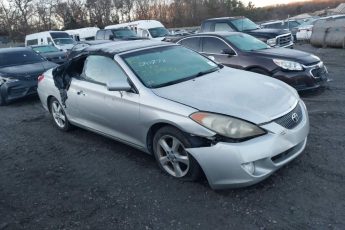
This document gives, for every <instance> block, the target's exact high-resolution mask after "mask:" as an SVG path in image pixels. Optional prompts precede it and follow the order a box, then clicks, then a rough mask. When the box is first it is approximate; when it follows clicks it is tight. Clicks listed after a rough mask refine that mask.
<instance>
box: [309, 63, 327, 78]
mask: <svg viewBox="0 0 345 230" xmlns="http://www.w3.org/2000/svg"><path fill="white" fill-rule="evenodd" d="M311 74H312V75H313V77H314V78H320V79H325V78H327V70H326V68H325V67H324V66H323V67H321V68H316V69H313V70H312V71H311Z"/></svg>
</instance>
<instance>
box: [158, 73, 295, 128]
mask: <svg viewBox="0 0 345 230" xmlns="http://www.w3.org/2000/svg"><path fill="white" fill-rule="evenodd" d="M152 91H153V92H154V93H155V94H156V95H158V96H160V97H162V98H165V99H169V100H172V101H175V102H178V103H181V104H184V105H187V106H190V107H193V108H195V109H197V110H200V111H208V112H213V113H220V114H225V115H229V116H233V117H238V118H241V119H244V120H247V121H250V122H253V123H256V124H261V123H265V122H269V121H271V120H272V119H274V118H277V117H279V116H281V115H283V114H285V113H287V112H288V111H290V110H291V109H292V107H293V106H295V105H296V102H297V101H298V98H299V97H298V94H297V93H296V91H295V90H294V89H292V88H291V87H290V86H288V85H286V84H285V83H283V82H281V81H278V80H275V79H273V78H269V77H267V76H263V75H259V74H255V73H251V72H246V71H242V70H236V69H232V68H228V67H224V68H223V69H221V70H219V71H216V72H213V73H211V74H207V75H204V76H202V77H199V78H195V79H193V80H189V81H185V82H182V83H178V84H174V85H171V86H167V87H162V88H158V89H152Z"/></svg>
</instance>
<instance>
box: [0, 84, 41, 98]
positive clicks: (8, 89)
mask: <svg viewBox="0 0 345 230" xmlns="http://www.w3.org/2000/svg"><path fill="white" fill-rule="evenodd" d="M34 94H37V80H35V81H16V82H6V83H4V84H2V85H1V86H0V96H1V98H2V100H3V101H4V102H5V103H10V102H12V101H15V100H17V99H20V98H23V97H26V96H29V95H34Z"/></svg>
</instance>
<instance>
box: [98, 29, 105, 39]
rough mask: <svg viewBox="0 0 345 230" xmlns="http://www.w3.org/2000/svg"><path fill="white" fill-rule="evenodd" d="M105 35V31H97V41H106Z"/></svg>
mask: <svg viewBox="0 0 345 230" xmlns="http://www.w3.org/2000/svg"><path fill="white" fill-rule="evenodd" d="M104 33H105V31H104V30H99V31H97V34H96V39H97V40H104Z"/></svg>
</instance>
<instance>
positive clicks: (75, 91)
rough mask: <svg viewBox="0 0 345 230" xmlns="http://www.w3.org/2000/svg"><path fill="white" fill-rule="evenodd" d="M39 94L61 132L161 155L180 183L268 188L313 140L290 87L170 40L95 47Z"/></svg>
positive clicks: (47, 76)
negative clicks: (265, 183)
mask: <svg viewBox="0 0 345 230" xmlns="http://www.w3.org/2000/svg"><path fill="white" fill-rule="evenodd" d="M38 94H39V97H40V99H41V101H42V104H43V107H44V108H45V109H47V110H48V111H49V112H50V113H51V114H52V117H53V120H54V123H55V124H56V127H57V128H59V129H61V130H64V131H67V130H68V129H69V128H70V127H71V126H79V127H82V128H86V129H88V130H91V131H94V132H97V133H99V134H101V135H104V136H107V137H110V138H113V139H115V140H118V141H121V142H124V143H126V144H129V145H131V146H133V147H135V148H138V149H140V150H142V151H144V152H146V153H148V154H153V155H154V156H155V158H156V160H157V163H158V165H159V167H160V168H161V169H162V170H163V171H164V172H166V173H167V174H168V175H171V176H173V177H175V178H179V179H182V180H192V181H193V180H197V179H198V178H199V177H200V175H202V173H204V174H205V175H206V178H207V180H208V182H209V184H210V186H211V187H212V188H213V189H223V188H231V187H242V186H248V185H252V184H255V183H257V182H260V181H262V180H263V179H265V178H267V177H268V176H269V175H271V174H272V173H273V172H275V171H276V170H277V169H279V168H280V167H282V166H283V165H285V164H287V163H288V162H290V161H291V160H293V159H294V158H296V157H297V156H298V155H299V154H300V153H301V152H302V151H303V150H304V148H305V146H306V142H307V136H308V133H309V120H308V113H307V109H306V107H305V105H304V103H303V101H302V100H301V99H300V98H299V96H298V94H297V92H296V91H295V90H294V89H293V88H291V87H290V86H288V85H286V84H285V83H283V82H281V81H278V80H275V79H272V78H269V77H266V76H262V75H258V74H255V73H250V72H245V71H241V70H235V69H232V68H228V67H224V66H221V65H219V64H216V63H215V62H213V61H211V60H209V59H208V58H206V57H204V56H202V55H200V54H198V53H196V52H194V51H192V50H189V49H187V48H184V47H182V46H179V45H173V44H168V43H163V42H156V41H148V40H142V41H130V42H129V41H123V42H117V43H107V44H102V45H95V46H90V47H87V48H85V49H84V50H83V51H82V52H81V53H80V55H76V57H74V58H73V59H72V60H71V61H70V62H69V63H68V64H66V65H64V66H60V67H58V68H57V69H54V70H49V71H47V72H46V73H44V75H42V76H40V77H39V84H38Z"/></svg>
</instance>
